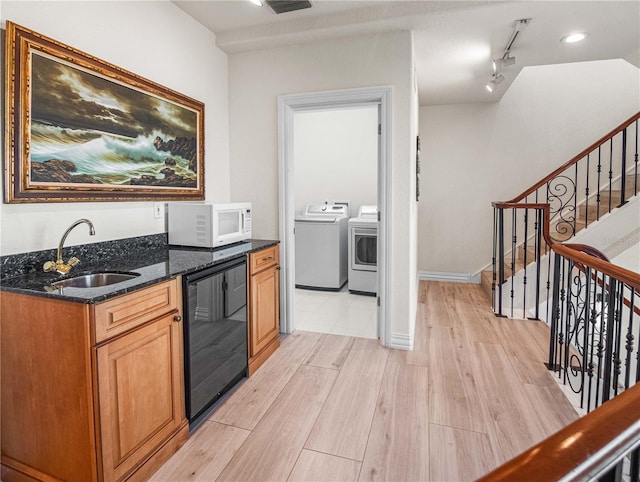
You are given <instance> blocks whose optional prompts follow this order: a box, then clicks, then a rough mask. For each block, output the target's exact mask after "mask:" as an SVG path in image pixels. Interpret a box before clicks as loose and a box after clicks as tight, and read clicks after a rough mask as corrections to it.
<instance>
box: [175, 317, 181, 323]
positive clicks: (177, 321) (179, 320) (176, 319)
mask: <svg viewBox="0 0 640 482" xmlns="http://www.w3.org/2000/svg"><path fill="white" fill-rule="evenodd" d="M173 321H175V322H176V323H179V322H181V321H182V316H180V315H176V316H174V317H173Z"/></svg>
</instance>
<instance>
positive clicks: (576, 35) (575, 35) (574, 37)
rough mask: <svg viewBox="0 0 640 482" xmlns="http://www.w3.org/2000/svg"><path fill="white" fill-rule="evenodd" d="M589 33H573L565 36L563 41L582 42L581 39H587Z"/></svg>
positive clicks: (570, 42) (568, 42)
mask: <svg viewBox="0 0 640 482" xmlns="http://www.w3.org/2000/svg"><path fill="white" fill-rule="evenodd" d="M587 35H589V34H588V33H587V32H577V33H572V34H571V35H567V36H566V37H563V38H562V42H564V43H566V44H574V43H576V42H580V41H581V40H584V39H586V38H587Z"/></svg>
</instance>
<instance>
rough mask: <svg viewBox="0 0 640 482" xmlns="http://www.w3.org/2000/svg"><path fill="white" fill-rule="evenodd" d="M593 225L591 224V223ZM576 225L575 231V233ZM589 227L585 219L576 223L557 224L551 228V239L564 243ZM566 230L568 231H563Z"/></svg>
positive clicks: (577, 220) (575, 221)
mask: <svg viewBox="0 0 640 482" xmlns="http://www.w3.org/2000/svg"><path fill="white" fill-rule="evenodd" d="M589 224H591V222H590V223H589ZM574 225H575V231H574ZM586 225H587V221H586V220H584V219H576V220H574V221H567V222H556V223H555V224H553V225H552V226H551V230H550V233H549V234H550V235H551V238H552V239H554V240H555V241H558V242H561V243H562V242H564V241H567V240H568V239H570V238H572V237H573V236H574V235H575V234H577V233H578V232H579V231H581V230H582V229H584V228H585V227H586ZM561 228H566V229H561Z"/></svg>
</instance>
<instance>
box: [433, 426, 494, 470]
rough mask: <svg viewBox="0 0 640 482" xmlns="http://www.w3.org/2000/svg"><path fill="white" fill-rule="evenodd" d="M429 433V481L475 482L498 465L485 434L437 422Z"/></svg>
mask: <svg viewBox="0 0 640 482" xmlns="http://www.w3.org/2000/svg"><path fill="white" fill-rule="evenodd" d="M429 432H430V437H429V447H430V450H429V460H430V464H431V470H430V480H432V481H459V482H465V481H472V480H476V479H477V478H478V477H481V476H482V475H484V474H486V473H487V472H490V471H491V470H492V469H494V468H495V467H496V466H497V464H496V461H495V458H494V456H493V453H492V451H491V445H490V443H489V436H488V435H487V434H486V433H478V432H470V431H468V430H460V429H457V428H453V427H445V426H442V425H434V424H431V425H430V427H429ZM422 480H424V479H422Z"/></svg>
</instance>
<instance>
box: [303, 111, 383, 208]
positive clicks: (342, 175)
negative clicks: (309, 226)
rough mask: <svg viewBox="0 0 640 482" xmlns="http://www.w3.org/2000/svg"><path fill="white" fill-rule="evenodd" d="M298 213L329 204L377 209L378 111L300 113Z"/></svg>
mask: <svg viewBox="0 0 640 482" xmlns="http://www.w3.org/2000/svg"><path fill="white" fill-rule="evenodd" d="M293 132H294V143H293V157H294V165H295V168H294V169H295V173H294V179H295V194H294V202H295V210H296V213H300V212H304V209H305V208H306V206H307V204H319V203H322V202H325V201H329V202H331V201H351V216H356V215H357V214H358V209H359V208H360V206H361V205H362V204H374V205H375V204H377V190H378V184H377V183H378V107H377V106H374V107H354V108H348V109H347V108H344V109H331V110H320V111H318V110H314V111H306V112H296V113H295V114H294V124H293Z"/></svg>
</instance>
